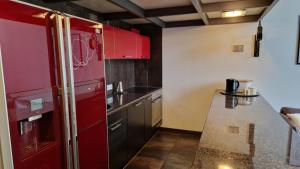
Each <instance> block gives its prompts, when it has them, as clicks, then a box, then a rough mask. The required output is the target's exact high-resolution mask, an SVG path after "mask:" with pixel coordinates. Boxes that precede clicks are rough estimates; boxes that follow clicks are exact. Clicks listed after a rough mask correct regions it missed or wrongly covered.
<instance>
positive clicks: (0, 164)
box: [0, 140, 3, 169]
mask: <svg viewBox="0 0 300 169" xmlns="http://www.w3.org/2000/svg"><path fill="white" fill-rule="evenodd" d="M0 142H1V140H0ZM0 169H3V164H2V150H1V144H0Z"/></svg>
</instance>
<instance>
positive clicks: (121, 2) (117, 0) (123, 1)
mask: <svg viewBox="0 0 300 169" xmlns="http://www.w3.org/2000/svg"><path fill="white" fill-rule="evenodd" d="M109 1H110V2H112V3H114V4H116V5H118V6H120V7H121V8H123V9H125V10H127V11H128V12H130V13H132V14H134V15H136V16H138V17H140V18H144V19H146V20H148V21H150V22H152V23H154V24H155V25H158V26H160V27H165V26H166V25H165V23H164V22H163V21H162V20H160V19H159V18H147V17H146V16H145V11H144V9H142V8H141V7H139V6H138V5H136V4H134V3H132V2H131V1H129V0H109Z"/></svg>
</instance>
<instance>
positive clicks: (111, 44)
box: [103, 25, 115, 59]
mask: <svg viewBox="0 0 300 169" xmlns="http://www.w3.org/2000/svg"><path fill="white" fill-rule="evenodd" d="M114 29H115V28H114V27H112V26H110V25H104V26H103V39H104V56H105V59H114V58H115V32H114Z"/></svg>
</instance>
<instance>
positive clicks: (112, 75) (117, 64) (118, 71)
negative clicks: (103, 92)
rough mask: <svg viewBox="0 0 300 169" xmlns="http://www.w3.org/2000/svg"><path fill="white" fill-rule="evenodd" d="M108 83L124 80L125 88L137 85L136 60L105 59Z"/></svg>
mask: <svg viewBox="0 0 300 169" xmlns="http://www.w3.org/2000/svg"><path fill="white" fill-rule="evenodd" d="M105 75H106V84H111V83H117V82H119V81H122V82H123V88H124V89H128V88H130V87H134V86H135V76H134V60H105Z"/></svg>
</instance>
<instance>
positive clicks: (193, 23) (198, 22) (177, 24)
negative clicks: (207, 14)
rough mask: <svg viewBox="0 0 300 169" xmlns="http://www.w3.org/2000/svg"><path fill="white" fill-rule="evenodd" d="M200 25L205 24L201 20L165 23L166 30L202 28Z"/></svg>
mask: <svg viewBox="0 0 300 169" xmlns="http://www.w3.org/2000/svg"><path fill="white" fill-rule="evenodd" d="M202 25H205V23H204V22H203V21H202V20H201V19H196V20H185V21H175V22H166V27H167V28H173V27H186V26H202Z"/></svg>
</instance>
